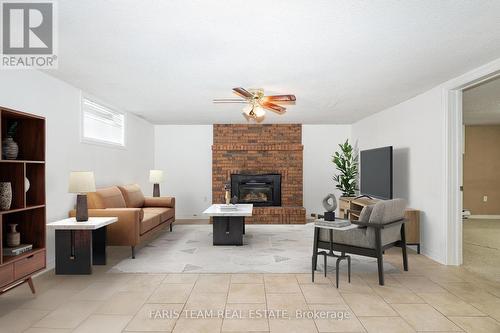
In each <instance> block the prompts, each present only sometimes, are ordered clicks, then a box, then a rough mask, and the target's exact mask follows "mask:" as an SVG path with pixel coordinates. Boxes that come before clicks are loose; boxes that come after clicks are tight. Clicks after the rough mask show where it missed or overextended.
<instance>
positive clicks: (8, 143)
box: [2, 137, 19, 160]
mask: <svg viewBox="0 0 500 333" xmlns="http://www.w3.org/2000/svg"><path fill="white" fill-rule="evenodd" d="M18 154H19V146H18V145H17V143H16V142H15V141H14V139H13V138H11V137H7V138H5V139H4V140H3V141H2V155H3V157H4V158H5V159H7V160H15V159H16V158H17V155H18Z"/></svg>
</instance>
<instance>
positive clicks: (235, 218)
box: [203, 204, 253, 245]
mask: <svg viewBox="0 0 500 333" xmlns="http://www.w3.org/2000/svg"><path fill="white" fill-rule="evenodd" d="M252 211H253V205H252V204H237V205H236V209H235V210H225V209H221V205H220V204H213V205H212V206H210V207H208V208H207V209H206V210H205V211H204V212H203V215H205V216H210V217H212V222H213V245H243V234H244V233H245V217H247V216H252Z"/></svg>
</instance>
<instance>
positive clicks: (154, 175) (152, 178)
mask: <svg viewBox="0 0 500 333" xmlns="http://www.w3.org/2000/svg"><path fill="white" fill-rule="evenodd" d="M162 181H163V170H149V182H150V183H152V184H159V183H161V182H162Z"/></svg>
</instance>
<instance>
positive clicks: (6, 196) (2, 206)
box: [0, 182, 12, 210]
mask: <svg viewBox="0 0 500 333" xmlns="http://www.w3.org/2000/svg"><path fill="white" fill-rule="evenodd" d="M11 204H12V185H11V183H10V182H0V210H9V209H10V205H11Z"/></svg>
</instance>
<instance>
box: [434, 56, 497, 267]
mask: <svg viewBox="0 0 500 333" xmlns="http://www.w3.org/2000/svg"><path fill="white" fill-rule="evenodd" d="M499 75H500V59H497V60H495V61H493V62H490V63H488V64H486V65H484V66H482V67H480V68H478V69H475V70H473V71H471V72H468V73H465V74H463V75H461V76H459V77H458V78H456V79H453V80H451V81H448V82H446V83H444V84H443V90H442V93H443V99H442V100H443V108H444V110H445V122H444V123H445V127H446V128H445V131H444V132H443V133H444V143H445V147H444V148H445V150H444V151H445V165H444V173H443V174H444V182H443V183H444V188H443V193H445V195H444V202H443V207H445V209H444V216H443V218H444V220H445V221H447V225H446V229H447V233H446V235H447V239H446V245H447V246H446V248H447V254H446V264H448V265H461V264H462V262H463V255H462V206H463V203H462V191H461V190H460V186H462V176H463V151H464V142H463V140H464V136H463V121H462V120H463V115H462V92H463V90H465V89H467V88H470V87H473V86H475V85H478V84H480V83H482V82H484V81H487V80H490V79H492V78H494V77H496V76H499Z"/></svg>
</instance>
